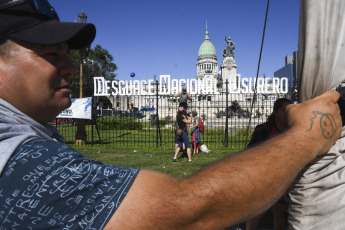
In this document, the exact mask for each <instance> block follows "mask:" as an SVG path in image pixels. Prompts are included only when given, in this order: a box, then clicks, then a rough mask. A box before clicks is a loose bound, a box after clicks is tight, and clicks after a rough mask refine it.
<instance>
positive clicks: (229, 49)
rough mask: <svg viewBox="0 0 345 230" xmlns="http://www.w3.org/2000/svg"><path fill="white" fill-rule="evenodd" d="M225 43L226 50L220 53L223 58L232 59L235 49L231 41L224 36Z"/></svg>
mask: <svg viewBox="0 0 345 230" xmlns="http://www.w3.org/2000/svg"><path fill="white" fill-rule="evenodd" d="M225 41H226V48H225V49H224V50H223V52H222V54H223V57H234V52H233V50H234V49H235V43H233V42H232V41H231V38H230V36H229V38H228V39H226V36H225Z"/></svg>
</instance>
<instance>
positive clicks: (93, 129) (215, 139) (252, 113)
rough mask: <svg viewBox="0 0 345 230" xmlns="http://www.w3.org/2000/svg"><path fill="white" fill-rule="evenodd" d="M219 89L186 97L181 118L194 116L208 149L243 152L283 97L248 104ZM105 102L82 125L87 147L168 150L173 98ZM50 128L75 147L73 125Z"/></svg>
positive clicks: (61, 122)
mask: <svg viewBox="0 0 345 230" xmlns="http://www.w3.org/2000/svg"><path fill="white" fill-rule="evenodd" d="M224 88H225V89H224V90H220V92H219V94H207V95H192V101H190V102H188V109H187V112H188V113H189V112H191V111H193V110H195V111H197V113H198V116H199V117H201V119H202V120H203V122H204V125H205V132H204V133H202V134H201V140H202V142H203V143H205V144H206V145H207V146H208V147H211V148H212V147H215V146H225V147H229V148H235V149H243V148H245V147H246V144H247V143H248V142H249V140H250V138H251V133H252V131H253V129H254V128H255V126H256V125H258V124H261V123H263V122H265V121H266V120H267V117H268V116H269V115H270V114H271V112H272V108H273V104H274V101H275V100H276V99H278V98H280V97H286V96H287V95H286V94H262V93H261V94H257V95H256V96H255V98H254V97H253V96H254V94H252V93H250V94H249V93H248V94H234V93H232V94H230V93H227V92H228V91H227V85H225V86H224ZM157 92H158V90H157ZM107 101H108V103H105V102H104V101H103V102H100V103H99V104H96V105H95V106H94V109H93V112H92V113H93V116H92V117H93V119H92V120H87V121H86V128H85V129H86V134H87V139H86V141H87V144H91V145H93V144H104V145H107V146H109V147H113V148H122V147H124V148H125V147H133V148H146V147H147V148H154V147H156V148H173V147H174V145H175V143H174V138H175V132H174V125H173V123H174V120H175V117H176V113H177V110H178V105H179V102H178V98H175V97H174V95H159V94H158V93H157V94H156V95H142V96H139V95H135V96H134V95H132V96H109V97H108V99H107ZM109 102H110V103H111V106H110V103H109ZM105 104H108V105H107V106H105ZM105 107H108V108H105ZM54 122H55V125H56V127H57V128H58V129H59V131H60V133H61V134H62V135H63V136H64V137H65V139H66V142H67V143H70V144H72V143H74V142H75V141H76V132H77V126H76V123H77V122H76V120H74V119H55V121H54Z"/></svg>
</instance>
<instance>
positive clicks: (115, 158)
mask: <svg viewBox="0 0 345 230" xmlns="http://www.w3.org/2000/svg"><path fill="white" fill-rule="evenodd" d="M70 146H71V147H73V148H75V149H77V150H78V151H80V152H81V153H83V154H84V156H85V157H88V158H93V159H97V160H99V161H101V162H103V163H107V164H113V165H117V166H125V167H134V168H140V169H148V170H155V171H160V172H163V173H166V174H169V175H171V176H174V177H178V178H184V177H188V176H189V175H191V174H192V173H194V172H196V171H198V170H200V169H201V168H203V167H205V166H207V165H209V164H212V163H214V162H216V161H218V160H220V159H222V158H224V157H227V156H230V155H232V154H234V153H236V152H238V151H239V150H238V149H237V150H236V149H231V148H224V147H220V148H215V149H212V151H211V152H210V153H203V152H201V153H199V154H198V155H194V156H192V158H193V160H194V161H193V162H192V163H188V160H187V158H181V159H180V160H181V162H178V163H175V162H172V158H173V155H174V149H173V148H171V149H162V150H155V149H154V150H151V149H145V148H137V149H133V148H129V149H121V150H118V149H111V148H106V147H104V146H101V145H99V146H94V147H90V146H85V147H78V146H75V145H70ZM181 154H182V152H181V153H180V155H179V157H181Z"/></svg>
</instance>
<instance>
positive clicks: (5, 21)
mask: <svg viewBox="0 0 345 230" xmlns="http://www.w3.org/2000/svg"><path fill="white" fill-rule="evenodd" d="M95 36H96V27H95V26H94V25H93V24H91V23H76V22H60V19H59V17H58V15H57V13H56V12H55V9H54V8H53V7H52V6H51V5H50V4H49V2H48V1H47V0H0V40H3V39H6V38H14V39H18V40H21V41H26V42H31V43H35V44H41V45H52V44H57V43H61V42H67V44H68V45H69V48H70V49H80V48H84V47H87V46H88V45H90V44H91V43H92V41H93V40H94V38H95Z"/></svg>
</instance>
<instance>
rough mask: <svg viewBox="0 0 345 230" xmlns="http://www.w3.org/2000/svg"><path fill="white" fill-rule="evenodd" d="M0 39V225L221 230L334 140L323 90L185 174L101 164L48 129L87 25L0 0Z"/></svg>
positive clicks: (37, 1) (35, 4)
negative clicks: (284, 123)
mask: <svg viewBox="0 0 345 230" xmlns="http://www.w3.org/2000/svg"><path fill="white" fill-rule="evenodd" d="M0 36H1V45H0V172H1V175H0V229H102V228H104V229H220V228H224V227H226V226H229V225H232V224H234V223H238V222H240V221H244V220H245V219H246V218H250V217H253V216H255V215H258V214H259V213H260V212H263V211H264V210H265V209H266V208H268V207H270V206H271V205H272V204H273V203H274V202H275V201H277V199H278V198H279V197H280V196H281V195H282V194H283V193H284V192H285V191H286V188H287V187H288V185H289V183H291V181H292V180H293V179H294V177H295V176H296V175H297V173H298V172H299V171H300V170H301V169H302V167H304V166H305V165H306V164H307V163H308V162H309V161H311V160H312V159H313V158H314V157H315V156H316V155H319V154H322V153H324V152H326V151H327V150H328V149H329V148H330V147H331V146H332V144H333V143H334V142H335V141H336V140H337V139H338V137H339V136H340V131H341V119H340V114H339V107H338V105H337V104H336V102H337V100H338V98H339V94H338V93H337V92H335V91H331V92H327V93H325V94H324V95H322V96H320V97H318V98H316V99H313V100H311V101H307V102H305V103H303V104H300V105H293V106H292V105H290V106H289V107H288V108H287V110H288V112H289V124H290V125H291V126H292V127H291V128H290V129H289V130H288V131H286V132H285V133H283V134H281V135H280V136H278V137H276V138H272V139H271V140H269V141H268V142H267V143H266V144H263V145H260V146H257V147H254V148H252V149H248V150H246V151H244V152H242V153H240V154H236V155H235V156H233V157H229V158H227V159H224V160H222V161H220V162H218V163H216V164H213V165H211V166H209V167H207V168H205V169H203V170H201V171H199V172H198V173H197V174H195V175H193V176H191V177H189V178H187V179H183V180H180V179H176V178H173V177H170V176H168V175H165V174H162V173H158V172H154V171H148V170H138V169H133V168H121V167H116V166H113V165H105V164H102V163H100V162H98V161H95V160H92V159H87V158H85V157H83V156H82V155H81V154H80V153H79V152H77V151H76V150H74V149H72V148H70V147H68V146H66V145H64V144H63V138H62V137H61V136H60V135H59V134H58V132H57V130H56V129H54V128H53V127H51V126H49V125H47V122H48V121H50V120H52V119H53V118H54V117H55V116H57V115H58V114H59V113H60V112H61V111H62V110H63V109H66V108H68V107H69V106H70V104H71V100H70V93H71V90H70V77H71V76H72V75H73V74H74V73H75V69H74V67H73V66H72V64H71V62H70V61H69V59H68V51H69V49H77V48H82V47H84V46H88V45H89V44H90V43H91V42H92V41H93V39H94V37H95V27H94V26H93V25H91V24H78V23H65V22H59V19H58V16H57V14H56V12H55V11H54V9H53V8H52V7H51V6H50V4H49V3H48V2H47V1H46V0H0ZM315 112H316V113H315ZM314 114H317V116H314ZM322 115H325V116H326V117H327V118H328V119H323V120H322V118H323V117H325V116H322ZM320 121H322V122H321V123H320ZM315 124H317V125H315ZM258 153H259V154H258ZM262 175H265V176H262ZM267 187H269V188H270V190H268V189H267Z"/></svg>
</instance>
